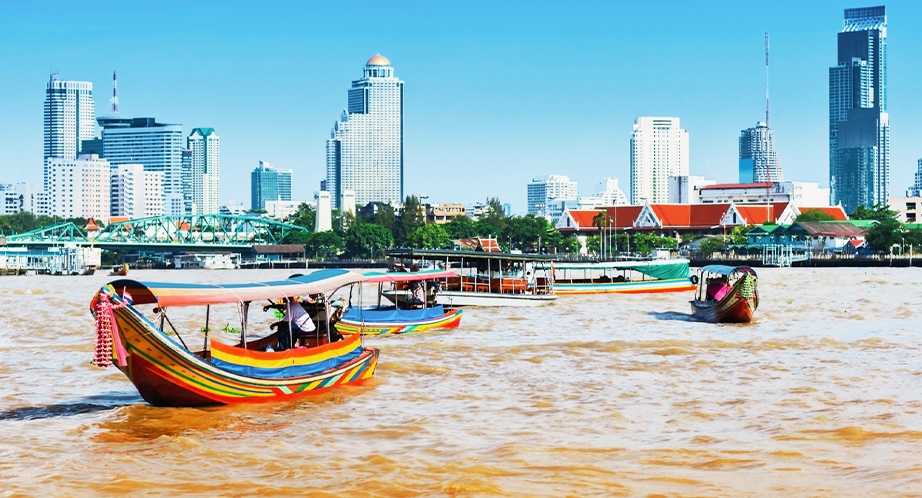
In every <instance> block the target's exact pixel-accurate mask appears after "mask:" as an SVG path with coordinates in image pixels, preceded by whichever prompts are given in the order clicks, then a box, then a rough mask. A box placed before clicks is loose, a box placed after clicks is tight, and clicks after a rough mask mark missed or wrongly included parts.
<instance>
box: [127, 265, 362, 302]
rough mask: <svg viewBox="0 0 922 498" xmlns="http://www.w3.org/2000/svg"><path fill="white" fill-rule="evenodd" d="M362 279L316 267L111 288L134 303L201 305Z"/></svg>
mask: <svg viewBox="0 0 922 498" xmlns="http://www.w3.org/2000/svg"><path fill="white" fill-rule="evenodd" d="M363 281H365V276H364V275H362V274H361V273H356V272H352V271H349V270H342V269H330V270H319V271H315V272H313V273H310V274H307V275H301V276H297V277H293V278H289V279H288V280H275V281H270V282H253V283H243V284H190V283H166V282H138V281H136V280H131V279H120V280H114V281H112V282H110V283H109V285H110V286H111V287H112V289H113V290H114V291H115V292H116V293H117V294H118V295H119V296H121V297H123V298H124V293H126V292H127V293H128V294H129V296H130V297H131V301H132V302H133V303H134V304H157V305H158V306H161V307H164V308H165V307H170V306H204V305H208V304H221V303H238V302H251V301H259V300H263V299H268V300H275V299H281V298H284V297H292V296H308V295H310V294H326V293H329V292H333V291H335V290H336V289H339V288H340V287H342V286H344V285H349V284H354V283H357V282H363Z"/></svg>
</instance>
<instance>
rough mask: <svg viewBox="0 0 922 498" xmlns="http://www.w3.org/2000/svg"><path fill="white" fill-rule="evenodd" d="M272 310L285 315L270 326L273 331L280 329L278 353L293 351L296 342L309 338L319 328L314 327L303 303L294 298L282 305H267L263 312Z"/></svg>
mask: <svg viewBox="0 0 922 498" xmlns="http://www.w3.org/2000/svg"><path fill="white" fill-rule="evenodd" d="M270 308H272V309H277V310H279V311H282V313H284V315H283V316H282V319H281V320H279V321H277V322H275V323H273V324H272V325H269V328H270V329H273V330H274V329H275V328H276V327H278V336H279V347H278V349H277V350H278V351H284V350H286V349H291V347H292V343H293V341H294V340H296V339H300V338H303V337H308V336H309V335H312V334H311V333H312V332H314V331H315V330H317V326H316V325H314V322H313V320H311V317H310V315H308V314H307V311H305V310H304V307H303V306H301V303H300V302H298V301H297V300H295V299H293V298H290V297H286V298H285V299H283V300H282V302H281V303H277V304H267V305H265V306H263V311H268V310H269V309H270Z"/></svg>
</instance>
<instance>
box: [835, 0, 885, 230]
mask: <svg viewBox="0 0 922 498" xmlns="http://www.w3.org/2000/svg"><path fill="white" fill-rule="evenodd" d="M829 188H830V191H831V194H832V204H839V203H841V204H842V207H844V208H845V211H846V212H848V213H852V212H854V211H855V209H856V208H857V207H858V206H867V207H873V206H875V205H876V204H886V202H887V197H888V196H889V191H890V118H889V115H888V114H887V15H886V8H885V7H884V6H879V7H867V8H860V9H846V10H845V24H844V27H843V28H842V32H840V33H839V34H838V62H837V65H836V66H835V67H831V68H829Z"/></svg>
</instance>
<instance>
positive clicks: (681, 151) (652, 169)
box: [631, 117, 688, 205]
mask: <svg viewBox="0 0 922 498" xmlns="http://www.w3.org/2000/svg"><path fill="white" fill-rule="evenodd" d="M670 176H688V132H686V131H685V130H683V129H682V128H681V126H680V125H679V118H664V117H639V118H637V121H636V122H635V123H634V131H633V133H632V134H631V204H635V205H638V204H644V203H646V202H649V203H664V202H667V201H668V200H669V177H670Z"/></svg>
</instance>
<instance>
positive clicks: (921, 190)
mask: <svg viewBox="0 0 922 498" xmlns="http://www.w3.org/2000/svg"><path fill="white" fill-rule="evenodd" d="M918 165H919V169H918V170H917V171H916V181H915V183H913V184H912V186H911V187H909V189H907V190H906V197H920V196H922V159H919V163H918Z"/></svg>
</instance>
